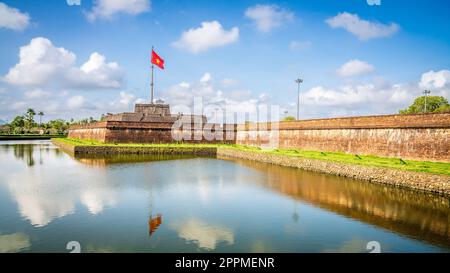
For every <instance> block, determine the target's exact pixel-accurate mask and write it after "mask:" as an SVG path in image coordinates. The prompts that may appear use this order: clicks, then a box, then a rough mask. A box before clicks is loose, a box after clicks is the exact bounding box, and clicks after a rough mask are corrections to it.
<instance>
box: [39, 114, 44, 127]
mask: <svg viewBox="0 0 450 273" xmlns="http://www.w3.org/2000/svg"><path fill="white" fill-rule="evenodd" d="M38 116H39V127H41V124H42V117H43V116H44V112H42V111H39V112H38Z"/></svg>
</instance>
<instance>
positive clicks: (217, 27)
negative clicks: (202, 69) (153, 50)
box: [172, 21, 239, 53]
mask: <svg viewBox="0 0 450 273" xmlns="http://www.w3.org/2000/svg"><path fill="white" fill-rule="evenodd" d="M238 39H239V28H237V27H233V28H231V29H230V30H225V29H224V28H223V27H222V25H221V24H220V23H219V22H218V21H211V22H202V23H201V27H198V28H191V29H189V30H187V31H185V32H183V34H181V38H180V39H179V40H178V41H176V42H174V43H172V45H173V46H174V47H176V48H179V49H184V50H187V51H190V52H192V53H199V52H203V51H206V50H208V49H210V48H214V47H222V46H225V45H228V44H232V43H234V42H236V41H237V40H238Z"/></svg>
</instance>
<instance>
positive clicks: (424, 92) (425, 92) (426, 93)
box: [423, 90, 431, 113]
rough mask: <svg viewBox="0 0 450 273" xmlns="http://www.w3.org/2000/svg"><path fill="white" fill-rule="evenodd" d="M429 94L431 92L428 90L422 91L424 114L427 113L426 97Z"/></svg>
mask: <svg viewBox="0 0 450 273" xmlns="http://www.w3.org/2000/svg"><path fill="white" fill-rule="evenodd" d="M430 93H431V91H430V90H424V91H423V94H424V95H425V107H424V108H425V109H424V113H426V112H427V97H428V95H429V94H430Z"/></svg>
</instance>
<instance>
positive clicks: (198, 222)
mask: <svg viewBox="0 0 450 273" xmlns="http://www.w3.org/2000/svg"><path fill="white" fill-rule="evenodd" d="M4 143H5V142H4ZM7 143H10V144H11V145H4V144H3V145H1V144H0V157H1V158H2V161H3V162H6V164H5V163H3V164H1V165H0V173H1V177H2V179H1V181H0V217H1V219H2V221H1V222H0V252H18V251H35V252H41V251H44V252H45V251H52V252H53V251H57V252H65V251H66V250H65V244H66V243H67V242H68V241H73V240H75V241H79V242H80V243H81V244H82V249H83V251H88V252H116V251H121V252H197V251H217V252H367V251H366V248H365V247H366V245H365V244H366V243H367V242H368V241H374V240H375V241H379V242H380V243H381V245H382V250H384V251H395V252H399V251H400V252H405V251H415V252H417V251H419V252H422V251H448V246H449V245H450V242H449V235H448V232H449V231H448V225H449V223H448V216H449V210H448V204H447V207H445V204H444V205H436V204H438V203H439V204H441V203H442V201H443V200H444V199H442V200H441V199H437V200H435V201H433V202H432V203H431V205H430V203H427V204H420V202H419V201H418V200H422V199H423V200H429V198H432V199H430V200H434V199H433V198H435V197H427V196H422V195H417V193H415V194H414V196H415V198H411V197H410V194H411V193H409V192H405V191H404V190H399V189H388V188H386V187H381V186H377V185H368V183H360V182H355V181H350V180H345V179H342V178H337V177H330V176H323V175H319V174H312V173H307V172H302V171H299V170H293V169H288V168H281V167H276V166H268V165H265V164H259V163H258V164H256V163H249V162H243V161H236V162H238V164H237V163H236V162H233V161H224V160H216V159H208V158H196V159H186V158H180V159H175V160H167V159H169V158H164V159H165V160H162V161H154V160H155V159H162V158H153V157H151V156H147V157H145V156H134V157H133V156H121V157H120V158H119V157H109V158H98V157H97V158H84V159H74V158H72V157H71V156H69V155H67V154H65V153H62V152H61V151H59V150H58V149H56V148H55V147H54V146H52V145H51V144H49V143H48V142H45V141H40V142H38V143H41V145H13V142H7ZM255 164H256V165H255ZM416 195H417V196H416ZM378 199H379V200H378ZM403 199H405V200H411V199H414V200H415V201H408V202H416V203H412V204H405V203H407V202H405V201H404V200H403ZM424 202H425V201H424ZM427 202H428V201H427ZM444 202H445V200H444ZM156 214H161V215H162V216H161V219H162V221H161V223H160V225H159V224H158V227H157V229H156V231H153V233H152V235H151V236H150V235H149V219H150V216H151V215H153V216H154V215H156ZM404 214H408V215H410V216H408V218H405V217H406V216H404ZM424 215H426V216H427V217H425V216H424ZM430 234H431V235H430ZM411 238H415V239H411ZM438 246H440V247H443V248H439V247H438Z"/></svg>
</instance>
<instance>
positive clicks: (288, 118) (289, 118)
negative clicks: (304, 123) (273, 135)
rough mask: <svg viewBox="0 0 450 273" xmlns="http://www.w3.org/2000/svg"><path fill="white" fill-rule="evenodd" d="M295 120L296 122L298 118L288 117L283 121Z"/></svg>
mask: <svg viewBox="0 0 450 273" xmlns="http://www.w3.org/2000/svg"><path fill="white" fill-rule="evenodd" d="M293 120H296V118H295V117H293V116H288V117H285V118H284V119H283V121H293Z"/></svg>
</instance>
